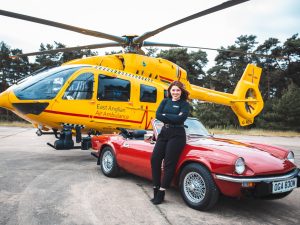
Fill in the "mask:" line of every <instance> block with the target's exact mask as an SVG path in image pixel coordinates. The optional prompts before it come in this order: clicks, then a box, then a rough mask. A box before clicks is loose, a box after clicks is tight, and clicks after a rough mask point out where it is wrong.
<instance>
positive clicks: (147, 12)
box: [0, 0, 300, 63]
mask: <svg viewBox="0 0 300 225" xmlns="http://www.w3.org/2000/svg"><path fill="white" fill-rule="evenodd" d="M225 1H226V0H149V1H143V0H130V1H128V0H127V1H124V0H122V1H121V0H102V1H101V0H84V1H71V0H51V1H46V0H44V1H41V0H26V1H25V0H0V3H1V4H0V9H2V10H7V11H13V12H17V13H21V14H25V15H30V16H34V17H40V18H43V19H48V20H53V21H56V22H61V23H65V24H69V25H74V26H78V27H82V28H86V29H90V30H96V31H100V32H104V33H108V34H112V35H118V36H122V35H124V34H137V35H141V34H143V33H144V32H146V31H151V30H154V29H156V28H159V27H161V26H164V25H166V24H169V23H171V22H173V21H176V20H178V19H181V18H183V17H186V16H189V15H191V14H194V13H197V12H199V11H202V10H205V9H207V8H209V7H212V6H215V5H218V4H220V3H222V2H225ZM299 32H300V0H251V1H248V2H245V3H242V4H240V5H236V6H233V7H231V8H228V9H225V10H223V11H220V12H216V13H214V14H211V15H207V16H205V17H201V18H198V19H195V20H192V21H189V22H187V23H184V24H181V25H178V26H176V27H173V28H170V29H168V30H165V31H163V32H161V33H159V34H158V35H156V36H154V37H151V38H150V39H148V41H156V42H167V43H175V44H181V45H189V46H201V47H211V48H220V47H221V46H223V47H227V46H228V45H232V44H234V41H235V40H236V38H237V37H238V36H240V35H246V34H247V35H250V34H253V35H256V36H257V40H258V41H259V43H262V42H263V41H264V40H266V39H268V38H269V37H274V38H278V39H279V40H280V41H281V42H284V41H285V40H286V39H287V38H289V37H291V36H292V35H293V34H295V33H299ZM0 41H3V42H5V43H6V44H8V45H9V46H10V47H11V48H20V49H22V50H23V52H24V53H25V52H32V51H37V50H38V49H39V46H40V44H41V43H51V44H53V43H54V41H59V42H61V43H63V44H66V45H67V46H68V47H73V46H78V45H87V44H96V43H104V42H109V41H108V40H105V39H100V38H95V37H90V36H86V35H83V34H78V33H74V32H71V31H66V30H62V29H59V28H54V27H49V26H46V25H39V24H35V23H32V22H27V21H21V20H18V19H13V18H7V17H4V16H0ZM119 49H120V48H115V50H119ZM106 51H108V50H106ZM102 53H103V51H102ZM208 53H209V52H208ZM100 54H101V52H100ZM213 57H214V54H212V53H209V60H210V61H213ZM211 63H213V62H211Z"/></svg>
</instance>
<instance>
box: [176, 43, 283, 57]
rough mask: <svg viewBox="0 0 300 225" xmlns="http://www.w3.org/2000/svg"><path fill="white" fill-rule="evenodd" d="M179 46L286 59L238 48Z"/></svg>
mask: <svg viewBox="0 0 300 225" xmlns="http://www.w3.org/2000/svg"><path fill="white" fill-rule="evenodd" d="M180 47H182V48H197V49H204V50H212V51H218V52H230V53H236V54H240V55H253V56H258V57H263V58H273V59H287V57H285V56H272V55H265V54H260V53H255V52H242V51H238V50H229V49H219V48H206V47H196V46H184V45H181V46H180Z"/></svg>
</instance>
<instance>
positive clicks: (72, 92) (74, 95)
mask: <svg viewBox="0 0 300 225" xmlns="http://www.w3.org/2000/svg"><path fill="white" fill-rule="evenodd" d="M93 85H94V74H93V73H84V74H81V75H79V76H78V77H77V78H76V79H74V80H73V81H72V83H71V84H70V86H69V87H68V88H67V90H66V92H65V93H64V95H63V97H62V98H63V99H68V100H75V99H77V100H82V99H91V98H92V96H93Z"/></svg>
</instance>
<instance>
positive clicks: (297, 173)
mask: <svg viewBox="0 0 300 225" xmlns="http://www.w3.org/2000/svg"><path fill="white" fill-rule="evenodd" d="M297 176H298V177H299V179H300V170H299V168H297V169H295V170H294V171H292V172H290V173H289V174H286V175H282V176H277V177H258V178H245V177H243V178H238V177H230V176H224V175H218V174H216V178H217V179H219V180H225V181H230V182H235V183H243V182H254V183H256V182H272V181H280V180H286V179H290V178H294V177H297Z"/></svg>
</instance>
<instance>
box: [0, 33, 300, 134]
mask: <svg viewBox="0 0 300 225" xmlns="http://www.w3.org/2000/svg"><path fill="white" fill-rule="evenodd" d="M256 39H257V37H256V36H254V35H241V36H239V37H237V39H236V41H235V43H233V44H232V45H230V46H227V47H221V48H220V49H221V51H218V54H217V55H216V57H215V65H214V66H212V67H211V68H209V69H207V70H205V67H206V65H207V63H208V59H207V54H206V52H204V51H202V50H198V51H189V50H188V49H186V48H174V49H169V50H159V49H157V48H150V49H147V51H146V52H147V53H146V54H147V55H149V56H153V57H161V58H165V59H168V60H170V61H172V62H174V63H176V64H178V65H179V66H181V67H182V68H184V69H185V70H186V71H187V74H188V77H189V80H190V82H191V83H192V84H196V85H199V86H202V87H206V88H210V89H214V90H217V91H222V92H227V93H232V92H233V90H234V88H235V86H236V84H237V82H238V80H239V79H240V77H241V75H242V73H243V71H244V69H245V67H246V65H247V64H248V63H254V64H256V65H257V66H259V67H261V68H262V71H263V72H262V76H261V81H260V90H261V93H262V96H263V99H264V102H265V106H264V109H263V111H262V112H261V113H260V114H259V115H258V116H257V117H256V118H255V122H254V124H253V125H251V126H249V127H250V128H251V127H256V128H262V129H278V130H296V131H300V38H299V37H298V34H294V35H292V36H291V37H290V38H288V39H287V40H286V41H285V42H284V43H281V42H280V41H279V40H278V39H276V38H269V39H267V40H265V41H264V42H263V43H262V44H260V43H258V42H257V40H256ZM64 47H66V46H65V45H64V44H62V43H59V42H54V44H41V45H40V49H39V50H40V51H43V50H51V49H56V48H64ZM226 50H231V51H226ZM238 52H244V53H246V52H253V53H255V54H240V53H238ZM18 53H22V50H21V49H12V48H11V47H10V46H8V45H7V44H5V43H4V42H0V59H1V61H0V92H2V91H4V90H5V89H7V88H8V87H9V86H11V85H12V84H14V83H16V82H17V81H18V80H20V79H23V78H24V77H26V76H28V75H30V74H32V73H33V72H34V71H37V70H39V69H41V68H44V67H54V66H58V65H61V64H62V63H64V62H66V61H69V60H72V59H76V58H81V57H83V56H93V55H96V52H94V51H91V50H78V51H72V52H65V53H54V54H45V55H40V56H36V59H35V61H34V62H29V60H28V57H21V58H16V59H12V58H11V57H10V55H15V54H18ZM112 53H115V52H110V53H106V54H112ZM262 55H269V56H271V57H263V56H262ZM0 115H1V117H0V120H1V119H2V120H3V119H6V120H7V119H8V120H16V119H17V117H16V116H13V115H12V114H10V113H8V112H6V111H3V110H2V111H1V114H0ZM192 115H193V116H195V117H198V118H199V119H200V120H201V121H203V122H204V124H205V125H206V126H208V127H210V128H213V127H239V123H238V120H237V118H236V116H235V115H234V113H233V112H232V111H231V109H230V108H229V107H224V106H220V105H217V104H212V103H203V102H194V103H193V111H192ZM249 127H247V128H246V129H248V128H249Z"/></svg>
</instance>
